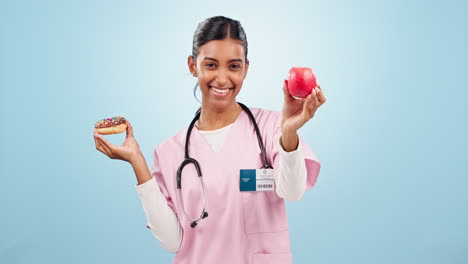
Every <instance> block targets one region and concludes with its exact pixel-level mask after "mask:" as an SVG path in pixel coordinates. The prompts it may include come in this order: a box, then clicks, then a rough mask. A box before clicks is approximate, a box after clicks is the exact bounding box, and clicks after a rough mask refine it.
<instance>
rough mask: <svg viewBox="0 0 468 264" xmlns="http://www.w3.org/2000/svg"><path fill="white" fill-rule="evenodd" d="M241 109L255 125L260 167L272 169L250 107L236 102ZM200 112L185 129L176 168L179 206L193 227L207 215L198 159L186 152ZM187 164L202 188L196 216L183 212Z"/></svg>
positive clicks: (199, 111)
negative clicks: (185, 133)
mask: <svg viewBox="0 0 468 264" xmlns="http://www.w3.org/2000/svg"><path fill="white" fill-rule="evenodd" d="M237 103H238V104H239V105H240V106H241V107H242V109H243V110H244V111H245V112H246V113H247V115H248V116H249V118H250V121H252V123H253V125H254V127H255V133H256V134H257V140H258V145H259V146H260V150H261V151H262V158H263V167H261V169H272V168H273V167H272V166H270V164H269V163H268V161H267V155H266V152H265V147H264V146H263V140H262V135H261V134H260V130H259V129H258V126H257V122H256V121H255V118H254V116H253V115H252V112H250V109H249V108H248V107H247V106H245V105H244V104H242V103H239V102H237ZM200 113H201V109H198V111H197V113H196V114H195V117H194V118H193V120H192V122H191V123H190V126H189V127H188V130H187V135H186V137H185V160H184V161H183V162H182V163H181V164H180V166H179V168H178V169H177V196H178V198H179V199H178V200H179V205H180V208H182V212H183V214H184V216H185V218H186V219H187V220H189V221H192V223H191V224H190V226H191V227H192V228H194V227H195V226H197V224H198V222H199V221H200V220H201V219H204V218H206V217H208V212H207V211H205V205H206V196H205V185H204V184H203V179H202V173H201V169H200V165H199V164H198V161H197V160H196V159H193V158H190V157H189V154H188V151H189V149H188V147H189V141H190V134H191V133H192V129H193V126H194V125H195V122H196V121H197V120H198V119H199V118H200ZM188 164H193V165H194V166H195V169H196V170H197V174H198V178H199V179H200V183H201V188H202V193H203V210H202V212H201V214H200V216H199V217H198V218H190V217H188V215H187V213H186V212H185V209H184V206H183V204H182V197H181V196H182V194H181V193H182V184H181V182H182V170H183V169H184V167H185V166H186V165H188Z"/></svg>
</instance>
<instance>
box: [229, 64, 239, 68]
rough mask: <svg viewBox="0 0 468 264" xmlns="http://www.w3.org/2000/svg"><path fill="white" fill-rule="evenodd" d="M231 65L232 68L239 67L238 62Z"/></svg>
mask: <svg viewBox="0 0 468 264" xmlns="http://www.w3.org/2000/svg"><path fill="white" fill-rule="evenodd" d="M231 66H232V68H233V69H239V68H240V66H239V65H238V64H232V65H231Z"/></svg>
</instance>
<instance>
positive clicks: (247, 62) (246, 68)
mask: <svg viewBox="0 0 468 264" xmlns="http://www.w3.org/2000/svg"><path fill="white" fill-rule="evenodd" d="M249 65H250V61H249V59H247V60H246V61H245V75H244V78H245V76H247V72H248V71H249Z"/></svg>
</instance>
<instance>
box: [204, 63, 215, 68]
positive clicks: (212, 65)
mask: <svg viewBox="0 0 468 264" xmlns="http://www.w3.org/2000/svg"><path fill="white" fill-rule="evenodd" d="M205 66H207V67H208V68H213V67H215V66H216V65H215V64H214V63H207V64H205Z"/></svg>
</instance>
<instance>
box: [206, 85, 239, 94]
mask: <svg viewBox="0 0 468 264" xmlns="http://www.w3.org/2000/svg"><path fill="white" fill-rule="evenodd" d="M210 89H211V90H213V91H214V93H216V94H219V95H225V94H227V93H228V92H229V91H230V90H233V89H234V88H226V89H220V88H216V87H213V86H210Z"/></svg>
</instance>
